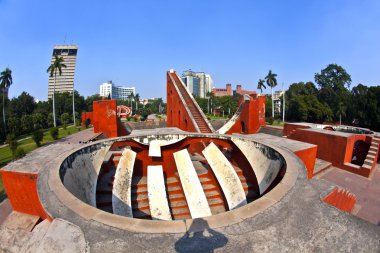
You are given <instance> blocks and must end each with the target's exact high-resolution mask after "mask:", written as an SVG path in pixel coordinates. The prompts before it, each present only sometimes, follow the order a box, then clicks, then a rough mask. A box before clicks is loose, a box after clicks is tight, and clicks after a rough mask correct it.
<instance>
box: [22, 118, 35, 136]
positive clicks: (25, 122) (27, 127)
mask: <svg viewBox="0 0 380 253" xmlns="http://www.w3.org/2000/svg"><path fill="white" fill-rule="evenodd" d="M33 128H34V126H33V117H32V115H28V114H25V115H22V116H21V129H22V132H23V133H31V132H32V131H33Z"/></svg>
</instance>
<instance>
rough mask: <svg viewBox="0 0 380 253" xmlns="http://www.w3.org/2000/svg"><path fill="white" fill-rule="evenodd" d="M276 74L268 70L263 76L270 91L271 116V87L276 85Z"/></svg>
mask: <svg viewBox="0 0 380 253" xmlns="http://www.w3.org/2000/svg"><path fill="white" fill-rule="evenodd" d="M276 76H277V74H275V73H272V70H269V72H268V75H267V76H266V77H265V79H266V80H267V84H268V86H269V87H270V90H271V93H272V118H274V101H273V88H274V87H276V86H277V79H276Z"/></svg>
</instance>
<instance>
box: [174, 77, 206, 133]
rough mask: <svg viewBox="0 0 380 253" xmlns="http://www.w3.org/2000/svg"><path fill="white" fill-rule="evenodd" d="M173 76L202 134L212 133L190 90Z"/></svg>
mask: <svg viewBox="0 0 380 253" xmlns="http://www.w3.org/2000/svg"><path fill="white" fill-rule="evenodd" d="M171 76H172V77H173V79H174V82H175V85H176V86H177V87H178V90H179V92H180V93H181V95H182V97H183V99H184V100H185V103H186V105H187V106H188V108H189V110H190V113H191V115H192V117H193V118H194V120H195V122H196V124H197V125H198V128H199V130H200V132H201V133H212V130H211V129H210V127H209V125H208V124H207V122H206V120H205V118H204V115H203V112H202V111H200V110H199V108H198V107H197V106H196V105H195V103H194V101H193V99H191V97H190V95H189V92H188V90H187V89H186V88H185V87H184V85H183V84H182V81H181V80H180V79H179V78H178V76H177V74H175V73H171Z"/></svg>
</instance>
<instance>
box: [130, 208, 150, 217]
mask: <svg viewBox="0 0 380 253" xmlns="http://www.w3.org/2000/svg"><path fill="white" fill-rule="evenodd" d="M132 213H133V218H138V219H150V218H151V217H150V210H149V208H148V209H147V210H143V211H142V210H133V211H132Z"/></svg>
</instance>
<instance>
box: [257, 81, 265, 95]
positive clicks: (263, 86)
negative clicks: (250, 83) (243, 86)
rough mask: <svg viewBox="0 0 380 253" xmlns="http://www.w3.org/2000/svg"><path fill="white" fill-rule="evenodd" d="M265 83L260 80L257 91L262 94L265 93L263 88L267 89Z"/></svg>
mask: <svg viewBox="0 0 380 253" xmlns="http://www.w3.org/2000/svg"><path fill="white" fill-rule="evenodd" d="M264 82H265V81H264V80H263V79H260V80H259V82H258V83H257V89H258V90H260V92H261V94H262V93H263V88H264V89H266V88H267V87H266V86H265V83H264Z"/></svg>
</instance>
